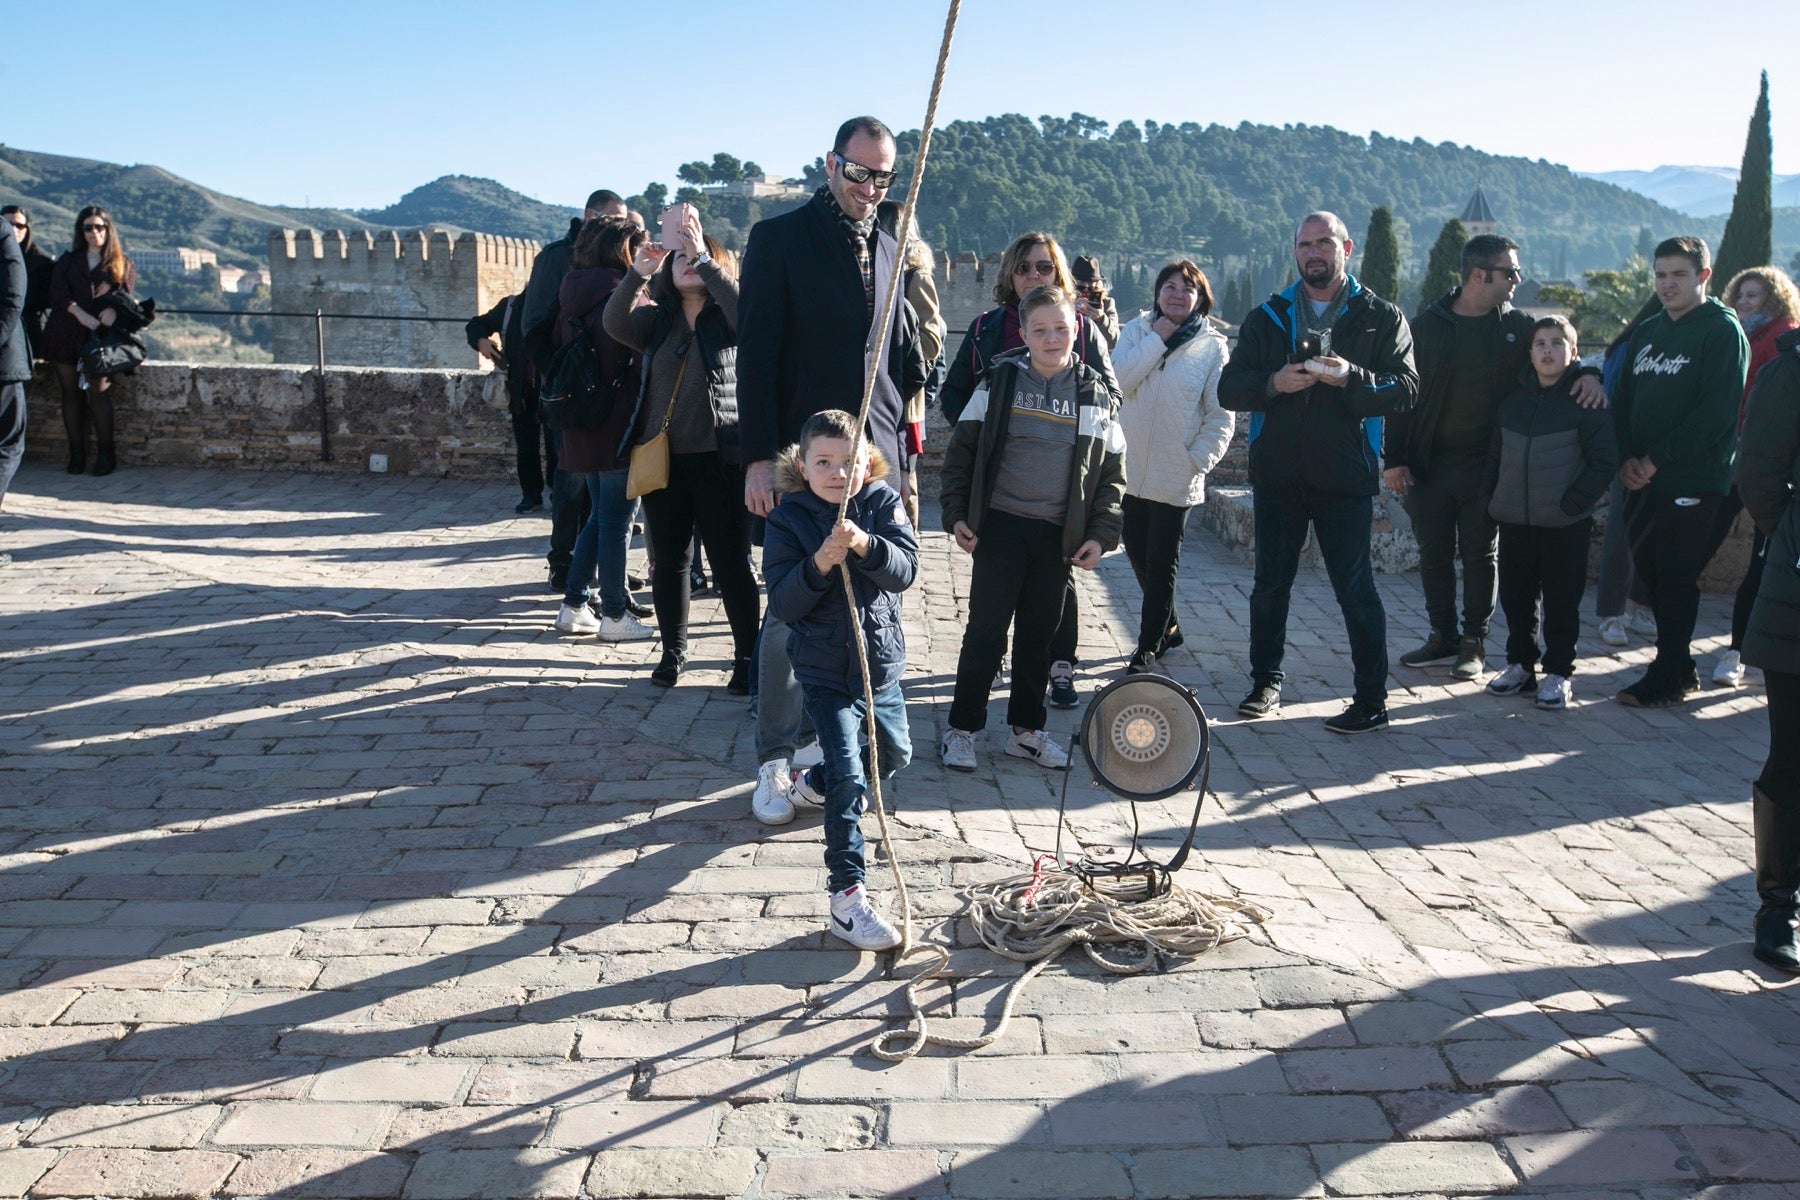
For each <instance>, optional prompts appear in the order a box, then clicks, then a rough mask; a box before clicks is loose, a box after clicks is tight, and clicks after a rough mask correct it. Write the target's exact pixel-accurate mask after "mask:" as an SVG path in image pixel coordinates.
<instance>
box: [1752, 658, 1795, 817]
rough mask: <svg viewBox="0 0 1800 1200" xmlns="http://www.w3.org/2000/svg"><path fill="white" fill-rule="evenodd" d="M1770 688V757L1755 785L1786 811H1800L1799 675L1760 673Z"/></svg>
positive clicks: (1780, 672)
mask: <svg viewBox="0 0 1800 1200" xmlns="http://www.w3.org/2000/svg"><path fill="white" fill-rule="evenodd" d="M1763 681H1764V683H1765V684H1766V685H1767V687H1768V691H1769V757H1768V759H1767V761H1765V762H1764V763H1763V769H1762V775H1761V776H1760V777H1759V778H1758V779H1757V781H1756V785H1757V786H1758V787H1760V788H1761V789H1762V790H1763V794H1764V795H1765V796H1768V797H1769V799H1771V800H1773V801H1775V803H1777V804H1779V805H1780V806H1781V807H1782V808H1784V809H1786V810H1787V811H1789V812H1792V813H1796V814H1800V675H1795V674H1789V673H1788V672H1786V671H1767V670H1765V671H1764V672H1763Z"/></svg>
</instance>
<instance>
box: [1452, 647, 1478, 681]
mask: <svg viewBox="0 0 1800 1200" xmlns="http://www.w3.org/2000/svg"><path fill="white" fill-rule="evenodd" d="M1485 670H1487V647H1486V646H1485V645H1483V644H1482V640H1481V639H1480V638H1478V637H1466V638H1464V639H1463V640H1462V642H1461V643H1460V644H1459V645H1458V646H1457V647H1456V665H1455V666H1454V667H1451V668H1450V677H1451V678H1452V679H1480V678H1481V673H1482V672H1483V671H1485Z"/></svg>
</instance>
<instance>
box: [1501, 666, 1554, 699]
mask: <svg viewBox="0 0 1800 1200" xmlns="http://www.w3.org/2000/svg"><path fill="white" fill-rule="evenodd" d="M1550 678H1551V679H1554V678H1556V676H1554V675H1552V676H1550ZM1536 682H1537V673H1536V672H1535V671H1527V670H1526V669H1525V668H1524V667H1521V666H1520V665H1519V664H1518V663H1507V664H1506V670H1504V671H1502V672H1500V673H1499V674H1498V675H1496V676H1494V677H1493V678H1492V679H1490V680H1488V685H1487V690H1488V694H1489V695H1493V696H1516V695H1518V694H1519V693H1520V692H1522V691H1524V690H1525V689H1526V688H1528V687H1531V686H1532V685H1533V684H1535V683H1536Z"/></svg>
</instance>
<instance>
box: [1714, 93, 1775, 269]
mask: <svg viewBox="0 0 1800 1200" xmlns="http://www.w3.org/2000/svg"><path fill="white" fill-rule="evenodd" d="M1774 153H1775V151H1774V146H1773V144H1772V143H1771V142H1770V140H1769V73H1768V72H1767V71H1764V72H1763V75H1762V91H1761V93H1760V94H1759V95H1758V96H1757V98H1756V110H1755V111H1754V112H1752V113H1751V114H1750V131H1749V133H1748V134H1746V135H1745V137H1744V165H1743V166H1742V167H1740V168H1739V169H1738V184H1737V194H1736V195H1735V196H1733V197H1732V198H1731V216H1730V217H1728V218H1727V219H1726V221H1725V235H1724V236H1723V237H1721V238H1720V239H1719V250H1718V253H1717V254H1715V255H1713V277H1712V288H1711V290H1712V293H1713V294H1714V295H1718V294H1720V293H1721V292H1723V291H1724V290H1725V284H1726V283H1727V282H1728V281H1729V280H1730V279H1731V277H1732V276H1733V275H1736V274H1737V273H1738V272H1739V271H1742V270H1743V269H1744V268H1745V267H1761V266H1767V265H1768V262H1769V260H1770V259H1771V258H1773V257H1774V255H1775V245H1774V219H1775V217H1774V213H1773V211H1772V201H1773V197H1772V195H1771V192H1772V190H1773V188H1774V179H1773V174H1774V169H1775V165H1774Z"/></svg>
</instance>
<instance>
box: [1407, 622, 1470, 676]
mask: <svg viewBox="0 0 1800 1200" xmlns="http://www.w3.org/2000/svg"><path fill="white" fill-rule="evenodd" d="M1459 649H1460V646H1459V644H1458V642H1457V640H1456V638H1455V637H1453V636H1452V637H1446V636H1445V635H1443V634H1441V633H1439V632H1438V631H1437V630H1435V629H1434V630H1432V631H1431V636H1430V637H1428V638H1426V639H1425V644H1424V645H1423V646H1420V647H1419V648H1418V649H1417V650H1408V651H1407V652H1406V653H1405V654H1402V655H1401V656H1400V665H1401V666H1403V667H1429V666H1432V665H1433V664H1436V663H1446V662H1449V661H1451V660H1452V659H1454V658H1456V657H1457V651H1458V650H1459Z"/></svg>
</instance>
